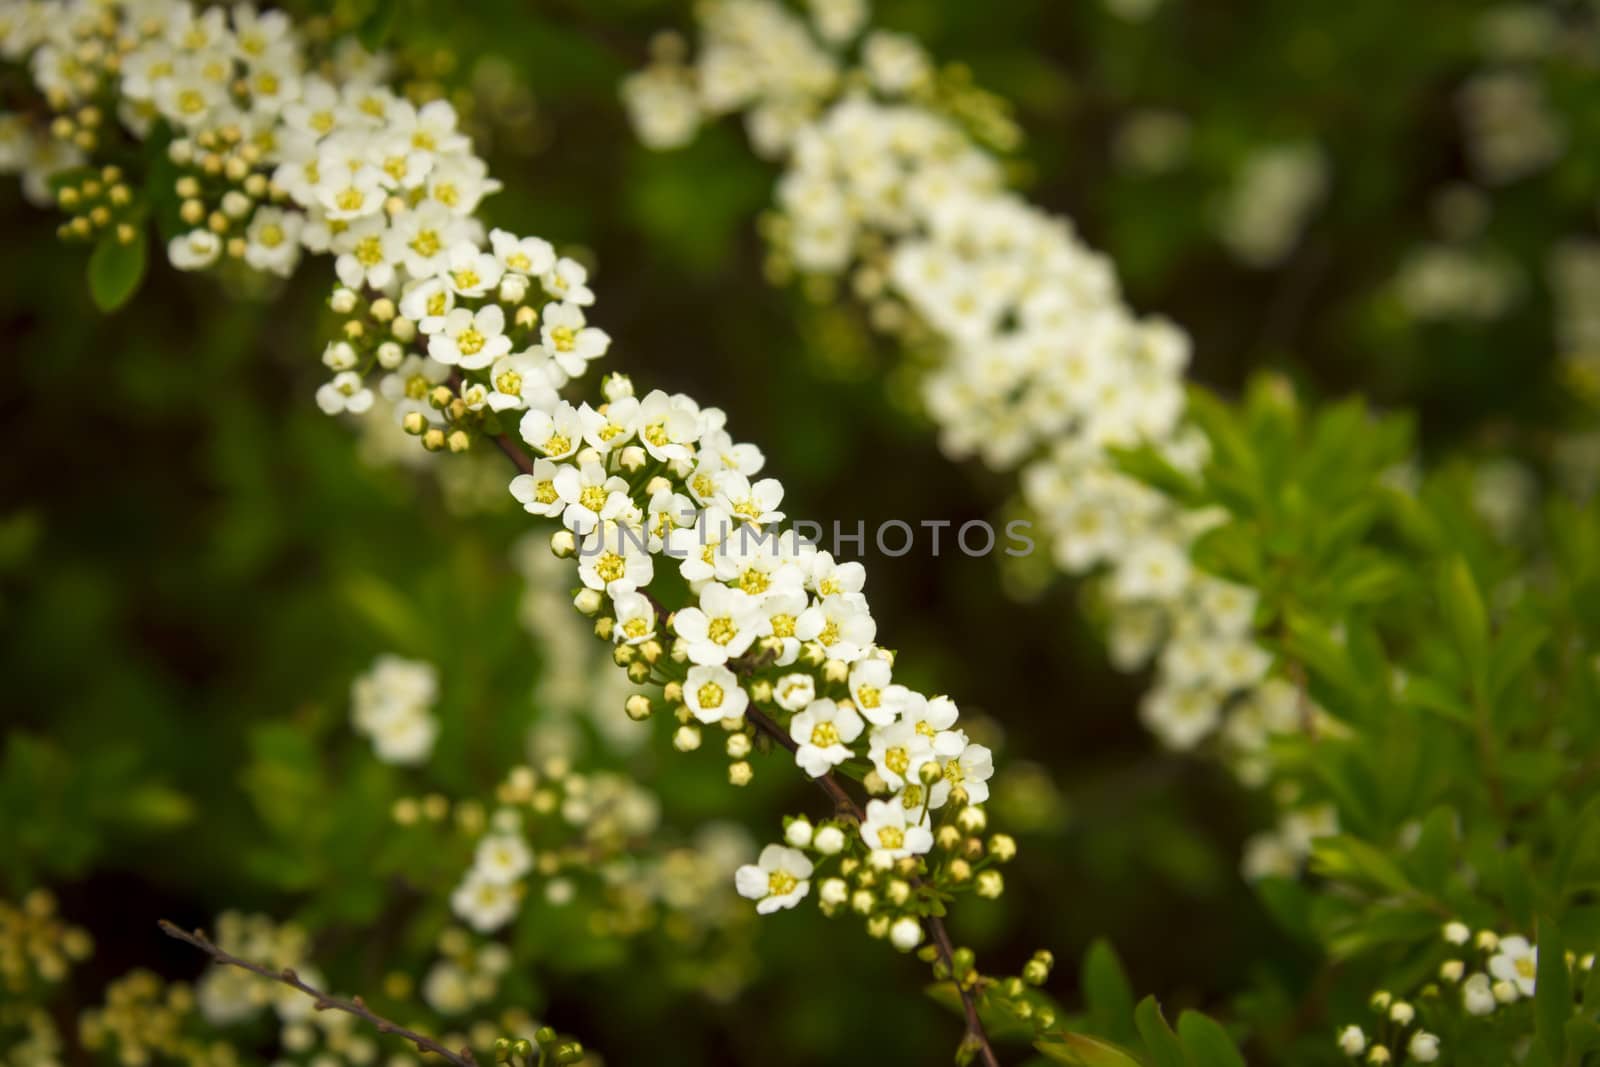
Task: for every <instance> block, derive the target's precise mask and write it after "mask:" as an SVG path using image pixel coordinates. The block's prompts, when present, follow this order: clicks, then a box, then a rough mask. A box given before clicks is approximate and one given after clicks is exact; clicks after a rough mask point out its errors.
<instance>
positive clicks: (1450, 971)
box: [1439, 960, 1467, 982]
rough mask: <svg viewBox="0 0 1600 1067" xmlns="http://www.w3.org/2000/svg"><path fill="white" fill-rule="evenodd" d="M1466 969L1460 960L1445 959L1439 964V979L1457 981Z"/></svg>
mask: <svg viewBox="0 0 1600 1067" xmlns="http://www.w3.org/2000/svg"><path fill="white" fill-rule="evenodd" d="M1466 969H1467V967H1466V964H1464V963H1462V962H1461V961H1460V960H1445V961H1444V962H1443V963H1441V964H1440V965H1439V979H1440V981H1444V982H1459V981H1461V975H1462V973H1463V972H1465V971H1466Z"/></svg>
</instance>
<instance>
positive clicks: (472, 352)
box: [428, 304, 511, 370]
mask: <svg viewBox="0 0 1600 1067" xmlns="http://www.w3.org/2000/svg"><path fill="white" fill-rule="evenodd" d="M505 329H506V313H505V312H504V311H502V310H501V309H500V305H499V304H485V305H484V306H483V307H481V308H479V309H478V310H477V311H476V312H472V311H470V310H468V309H467V308H455V309H454V310H452V311H451V312H450V313H449V314H447V315H445V317H444V325H443V328H442V329H440V330H439V332H437V333H435V334H434V335H433V336H432V337H430V338H428V355H430V356H432V357H433V358H434V359H436V360H438V361H439V362H440V363H443V364H444V365H445V366H447V367H453V366H460V367H462V368H464V369H466V370H482V369H483V368H484V367H487V366H489V365H490V364H492V363H494V361H495V360H497V359H499V358H500V357H502V356H504V355H506V354H508V353H509V352H510V351H511V338H509V337H507V336H506V335H505Z"/></svg>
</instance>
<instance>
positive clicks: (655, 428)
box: [644, 422, 667, 448]
mask: <svg viewBox="0 0 1600 1067" xmlns="http://www.w3.org/2000/svg"><path fill="white" fill-rule="evenodd" d="M644 439H645V440H646V441H649V442H650V443H651V444H653V445H655V446H656V447H657V448H660V447H661V446H663V445H665V444H666V443H667V424H666V423H664V422H652V423H651V424H650V425H649V426H646V427H645V428H644Z"/></svg>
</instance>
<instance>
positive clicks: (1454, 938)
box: [1444, 922, 1472, 945]
mask: <svg viewBox="0 0 1600 1067" xmlns="http://www.w3.org/2000/svg"><path fill="white" fill-rule="evenodd" d="M1471 937H1472V931H1471V930H1469V929H1467V924H1466V923H1459V922H1448V923H1445V924H1444V939H1445V940H1446V941H1448V942H1450V943H1451V944H1452V945H1465V944H1466V943H1467V941H1468V940H1469V939H1470V938H1471Z"/></svg>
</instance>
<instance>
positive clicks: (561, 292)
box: [539, 256, 594, 307]
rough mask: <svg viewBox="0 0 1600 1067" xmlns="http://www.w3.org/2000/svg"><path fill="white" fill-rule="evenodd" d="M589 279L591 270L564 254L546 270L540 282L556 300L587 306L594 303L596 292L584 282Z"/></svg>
mask: <svg viewBox="0 0 1600 1067" xmlns="http://www.w3.org/2000/svg"><path fill="white" fill-rule="evenodd" d="M588 280H589V272H588V270H587V269H585V267H584V266H583V264H581V263H579V262H578V261H577V260H574V259H568V258H566V257H565V256H563V257H561V258H560V259H558V260H556V264H555V266H554V267H551V268H550V270H548V271H546V272H545V274H544V276H543V277H541V278H540V279H539V283H540V284H541V285H543V286H544V291H545V292H547V293H549V294H550V295H551V296H552V297H554V298H555V299H556V300H560V301H564V302H565V303H568V304H576V305H578V306H579V307H587V306H588V305H590V304H592V303H594V292H593V291H592V290H591V289H590V288H589V287H588V286H587V285H586V284H584V283H585V282H587V281H588Z"/></svg>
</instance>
